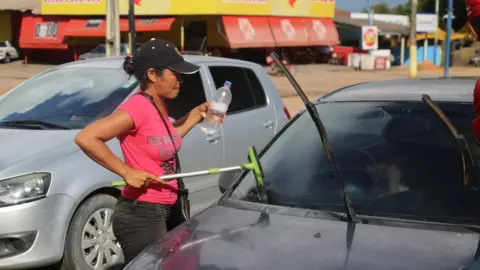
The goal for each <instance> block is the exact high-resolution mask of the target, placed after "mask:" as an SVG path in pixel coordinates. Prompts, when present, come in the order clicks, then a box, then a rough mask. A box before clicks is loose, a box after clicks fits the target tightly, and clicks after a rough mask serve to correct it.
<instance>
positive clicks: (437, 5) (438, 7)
mask: <svg viewBox="0 0 480 270" xmlns="http://www.w3.org/2000/svg"><path fill="white" fill-rule="evenodd" d="M439 13H440V0H435V15H436V16H437V28H438V26H439V23H440V18H439V17H438V15H439ZM437 44H438V30H437V31H435V44H433V45H435V46H437ZM435 50H436V49H435Z"/></svg>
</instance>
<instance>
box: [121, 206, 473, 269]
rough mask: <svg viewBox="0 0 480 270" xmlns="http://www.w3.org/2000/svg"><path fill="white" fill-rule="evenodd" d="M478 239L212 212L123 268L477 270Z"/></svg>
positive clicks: (468, 235) (220, 209)
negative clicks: (475, 259)
mask: <svg viewBox="0 0 480 270" xmlns="http://www.w3.org/2000/svg"><path fill="white" fill-rule="evenodd" d="M478 238H479V237H478V235H477V234H475V233H459V232H453V231H450V232H447V231H442V230H426V229H416V228H404V227H391V226H378V225H365V224H356V225H355V226H353V225H351V224H350V225H349V224H348V223H346V222H341V221H332V220H328V219H319V218H310V217H298V216H291V215H290V216H289V215H279V214H260V212H256V211H247V210H241V209H236V208H227V207H224V206H219V205H214V206H211V207H210V208H208V209H207V210H206V211H204V212H202V213H200V214H199V215H197V216H195V217H193V218H192V219H191V220H189V221H188V222H187V223H185V224H183V225H181V226H179V227H178V228H176V229H175V230H174V231H172V232H171V233H170V234H168V235H167V236H166V237H164V238H163V239H162V240H160V241H158V242H157V243H154V244H153V245H152V246H150V247H149V248H148V249H147V250H145V251H144V252H143V253H142V254H141V255H140V256H138V257H137V258H136V259H135V260H134V261H132V262H131V263H130V264H129V265H128V266H127V267H126V268H125V269H128V270H134V269H135V270H136V269H162V270H172V269H180V268H181V269H202V270H207V269H208V270H215V269H225V270H226V269H228V270H243V269H249V270H250V269H272V270H274V269H289V270H290V269H322V270H329V269H332V270H333V269H336V270H338V269H399V270H400V269H402V270H403V269H432V270H433V269H435V270H438V269H480V265H479V264H477V263H476V262H475V261H474V259H473V258H474V255H475V252H476V250H477V246H478V243H479V239H478ZM347 239H348V240H347ZM347 242H349V243H350V247H348V245H347ZM179 267H180V268H179Z"/></svg>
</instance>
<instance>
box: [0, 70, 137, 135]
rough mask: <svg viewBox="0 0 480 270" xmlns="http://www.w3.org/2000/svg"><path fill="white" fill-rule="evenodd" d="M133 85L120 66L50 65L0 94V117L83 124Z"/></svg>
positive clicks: (113, 104) (104, 112) (109, 110)
mask: <svg viewBox="0 0 480 270" xmlns="http://www.w3.org/2000/svg"><path fill="white" fill-rule="evenodd" d="M137 85H138V82H137V80H136V79H134V77H130V76H128V75H127V74H126V73H125V72H124V71H123V70H122V69H121V68H118V69H117V68H62V69H52V70H50V71H47V72H45V73H43V74H40V75H38V76H36V77H34V78H32V79H31V80H28V81H26V82H25V83H23V84H21V85H20V86H18V87H17V88H14V89H13V90H11V92H9V93H7V94H6V95H5V96H3V97H2V98H0V121H29V120H36V121H46V122H49V123H53V124H57V125H61V126H64V127H67V128H72V129H78V128H83V127H85V126H86V125H88V124H89V123H91V122H93V121H95V120H96V119H99V118H101V117H104V116H107V115H109V114H110V113H112V112H113V111H114V110H115V109H116V108H117V107H118V105H120V103H121V102H122V101H123V100H124V99H125V98H126V97H127V96H128V95H129V94H130V93H131V92H132V91H133V90H134V89H135V88H136V87H137Z"/></svg>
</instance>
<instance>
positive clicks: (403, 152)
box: [125, 78, 480, 270]
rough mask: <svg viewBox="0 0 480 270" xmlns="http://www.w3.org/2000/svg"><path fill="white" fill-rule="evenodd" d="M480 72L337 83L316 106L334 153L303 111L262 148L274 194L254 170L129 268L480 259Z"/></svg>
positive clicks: (377, 265)
mask: <svg viewBox="0 0 480 270" xmlns="http://www.w3.org/2000/svg"><path fill="white" fill-rule="evenodd" d="M475 81H476V80H475V79H474V78H452V79H422V80H397V81H387V82H373V83H364V84H358V85H353V86H349V87H346V88H343V89H339V90H337V91H335V92H333V93H331V94H328V95H325V96H324V97H322V98H320V99H319V100H318V101H317V102H316V103H315V106H316V108H317V110H318V112H319V114H320V117H321V119H322V121H323V124H324V126H325V128H326V131H327V133H328V139H329V145H330V148H331V150H332V153H333V154H334V156H335V160H336V162H335V163H334V164H332V163H330V162H329V161H328V159H327V155H326V152H325V151H324V146H323V144H322V141H321V139H320V136H319V133H318V132H317V129H316V128H315V125H314V122H313V121H312V119H311V117H310V115H309V114H308V113H307V112H306V111H303V112H300V113H299V114H297V115H296V116H295V117H294V118H293V119H292V120H291V121H290V122H289V123H288V124H287V125H286V126H285V127H284V128H283V130H282V131H281V132H280V133H279V134H278V135H277V136H276V137H275V138H274V139H273V140H272V142H271V143H270V144H269V145H267V147H266V148H265V149H264V150H263V151H261V152H260V154H259V156H260V162H261V165H262V167H263V171H264V175H265V194H264V195H266V200H263V199H261V198H265V196H263V197H262V196H259V195H261V194H259V193H260V191H261V190H260V189H258V188H257V180H256V178H255V177H254V175H253V174H252V172H248V171H246V172H243V173H242V174H241V175H240V176H239V177H238V178H236V179H234V182H233V184H232V185H231V186H230V188H229V189H227V191H226V192H225V194H224V195H223V197H222V198H221V199H220V200H219V201H218V202H217V203H215V204H214V205H212V206H210V207H209V208H207V209H206V210H204V211H203V212H201V213H200V214H198V215H196V216H194V217H193V218H192V219H190V220H189V221H187V222H185V223H184V224H182V225H180V226H179V227H177V228H176V229H174V230H173V231H171V232H170V233H169V234H168V235H167V236H165V237H164V238H163V239H160V240H158V241H156V242H155V243H153V244H152V245H151V246H150V247H148V248H147V249H146V250H145V251H144V252H143V253H142V254H140V255H139V256H138V257H137V258H136V259H135V260H134V261H132V262H131V263H130V264H129V265H128V266H126V268H125V269H128V270H136V269H162V270H170V269H202V270H206V269H212V270H213V269H232V270H233V269H239V270H240V269H272V270H277V269H288V270H291V269H324V270H329V269H369V270H370V269H402V270H403V269H423V270H429V269H432V270H433V269H435V270H439V269H480V263H478V262H477V259H478V256H479V244H480V242H479V232H480V191H479V190H478V186H479V185H478V182H477V178H476V175H477V170H476V168H475V167H472V166H471V165H472V163H471V161H472V160H474V161H477V162H479V161H480V153H479V149H478V146H476V143H475V140H474V138H473V134H472V132H471V122H472V119H473V118H474V113H473V109H472V89H473V87H474V85H475ZM423 94H427V95H429V96H430V97H431V99H432V100H433V101H434V102H435V104H437V105H438V106H439V107H440V108H441V110H442V111H443V112H444V113H445V114H446V116H447V117H448V118H449V119H450V120H451V122H452V123H453V124H454V127H453V129H449V128H448V127H447V125H446V123H447V122H446V121H445V120H442V118H441V117H439V114H438V113H436V112H435V111H434V110H433V109H432V108H431V107H430V106H429V105H427V103H425V102H424V101H422V95H423ZM455 128H456V129H458V132H460V133H461V134H463V135H464V136H465V140H463V137H462V136H460V135H458V134H457V135H456V137H454V136H453V134H455V132H453V133H452V130H454V129H455ZM458 142H466V143H465V144H464V145H462V144H457V143H458ZM459 145H461V147H459ZM468 149H469V150H470V151H468ZM463 150H467V152H464V151H463ZM465 153H468V155H466V154H465ZM469 165H470V166H469ZM335 166H336V167H335ZM336 168H338V173H337V172H336ZM342 182H343V183H344V185H345V186H346V191H347V194H348V197H349V200H350V201H351V205H350V206H351V208H352V209H353V210H354V212H353V213H352V214H354V216H352V217H354V219H352V220H350V219H349V216H348V215H347V214H346V213H347V211H346V209H347V207H346V206H345V203H344V198H343V192H342V188H341V183H342ZM477 208H478V209H477Z"/></svg>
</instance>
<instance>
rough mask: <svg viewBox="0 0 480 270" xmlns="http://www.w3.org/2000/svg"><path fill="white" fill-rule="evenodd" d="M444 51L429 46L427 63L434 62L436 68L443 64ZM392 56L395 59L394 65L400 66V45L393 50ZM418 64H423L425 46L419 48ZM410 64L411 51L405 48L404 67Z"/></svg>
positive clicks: (438, 47)
mask: <svg viewBox="0 0 480 270" xmlns="http://www.w3.org/2000/svg"><path fill="white" fill-rule="evenodd" d="M441 52H442V49H441V47H440V46H433V45H431V46H428V48H427V61H431V62H433V63H434V64H435V65H436V66H440V65H441V64H442V53H441ZM392 55H393V56H394V57H395V61H393V63H392V65H396V66H398V65H400V45H398V46H396V47H395V48H392ZM417 62H418V63H421V62H423V46H422V47H418V48H417ZM408 64H410V49H409V48H408V47H405V62H404V65H408Z"/></svg>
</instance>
